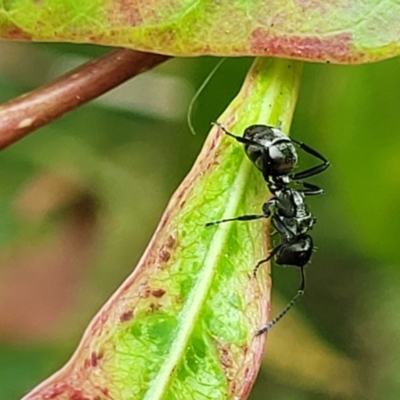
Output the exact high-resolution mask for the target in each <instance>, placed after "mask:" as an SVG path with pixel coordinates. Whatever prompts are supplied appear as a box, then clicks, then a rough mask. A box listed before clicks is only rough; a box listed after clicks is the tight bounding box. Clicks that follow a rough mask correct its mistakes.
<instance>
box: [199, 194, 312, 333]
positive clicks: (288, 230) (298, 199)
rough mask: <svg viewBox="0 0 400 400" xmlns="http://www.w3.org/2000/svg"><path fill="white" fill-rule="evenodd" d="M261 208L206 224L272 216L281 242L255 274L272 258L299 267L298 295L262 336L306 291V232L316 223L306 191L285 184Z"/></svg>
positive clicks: (309, 240) (309, 241)
mask: <svg viewBox="0 0 400 400" xmlns="http://www.w3.org/2000/svg"><path fill="white" fill-rule="evenodd" d="M304 190H306V189H304ZM262 211H263V212H262V214H251V215H242V216H239V217H235V218H228V219H222V220H220V221H214V222H209V223H207V224H206V226H212V225H216V224H220V223H223V222H232V221H252V220H256V219H261V218H269V217H271V223H272V226H273V227H274V228H275V230H276V232H277V233H279V235H280V237H281V242H280V244H278V245H277V246H276V247H274V248H273V249H272V251H271V253H270V254H269V256H268V257H267V258H266V259H264V260H261V261H259V262H258V263H257V265H256V266H255V268H254V275H256V272H257V270H258V268H259V267H260V265H261V264H263V263H266V262H268V261H269V260H271V259H272V258H274V259H275V262H276V263H277V264H278V265H291V266H295V267H299V268H300V271H301V283H300V287H299V289H298V291H297V294H296V295H295V296H294V297H293V299H292V300H291V301H290V302H289V304H288V305H287V306H286V307H285V308H284V310H283V311H282V312H281V313H280V314H279V315H278V316H277V317H275V318H274V319H273V320H272V321H270V322H269V323H268V324H267V325H265V326H264V327H263V328H261V329H260V330H259V331H257V333H256V335H261V334H262V333H264V332H266V331H267V330H269V329H270V328H272V326H274V325H275V324H276V323H277V322H278V321H279V320H280V319H281V318H282V317H283V316H284V315H285V314H286V313H287V312H288V311H289V309H290V308H291V307H292V306H293V304H294V303H295V302H296V301H297V299H298V298H299V297H300V296H302V295H303V294H304V288H305V274H304V266H305V265H306V264H307V263H308V262H309V261H310V259H311V255H312V251H313V240H312V238H311V236H310V235H308V234H307V232H308V231H310V230H311V229H312V227H313V226H314V224H315V223H316V222H317V220H316V218H315V217H314V216H313V215H312V214H311V213H310V211H309V209H308V206H307V203H306V202H305V193H304V191H302V190H295V189H291V188H289V187H286V186H285V187H281V188H279V189H278V188H275V193H274V197H272V198H271V199H269V200H268V201H267V202H265V203H264V204H263V207H262Z"/></svg>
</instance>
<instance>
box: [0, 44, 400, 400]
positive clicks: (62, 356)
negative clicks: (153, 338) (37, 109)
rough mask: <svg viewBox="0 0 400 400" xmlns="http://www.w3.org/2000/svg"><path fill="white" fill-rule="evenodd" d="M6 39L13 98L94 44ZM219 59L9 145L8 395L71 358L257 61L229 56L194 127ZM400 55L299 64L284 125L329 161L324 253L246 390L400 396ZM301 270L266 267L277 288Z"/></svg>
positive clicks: (2, 268)
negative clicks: (295, 93) (341, 63)
mask: <svg viewBox="0 0 400 400" xmlns="http://www.w3.org/2000/svg"><path fill="white" fill-rule="evenodd" d="M11 49H12V51H10V50H11ZM0 52H1V53H2V54H10V56H9V57H1V58H0V60H1V61H0V87H1V90H0V97H1V100H2V101H5V100H7V99H9V98H12V97H13V96H15V95H17V94H20V93H23V92H24V91H25V90H27V89H30V88H33V87H36V86H37V85H39V84H41V83H43V82H44V81H45V80H49V79H50V77H52V76H55V75H57V74H59V73H60V72H61V70H63V69H64V68H65V66H67V67H71V66H72V65H74V64H76V63H78V62H80V61H82V57H85V56H90V55H91V54H96V55H97V54H98V52H99V49H98V48H90V47H87V46H85V47H81V46H71V45H69V46H60V45H33V44H30V45H21V44H17V43H9V44H2V46H1V47H0ZM11 54H12V56H11ZM215 62H216V61H215V60H210V59H207V60H206V59H202V60H196V61H194V60H173V61H170V62H169V63H166V64H165V65H163V66H161V67H160V68H158V69H157V71H154V72H150V73H146V74H144V75H143V78H141V77H139V78H137V79H135V80H133V81H132V83H128V84H126V85H124V86H123V87H121V88H120V89H118V90H116V91H114V92H113V93H112V94H111V95H110V96H108V97H107V96H106V97H104V98H103V99H102V100H100V101H97V102H94V103H92V104H90V105H88V106H85V107H83V108H81V109H80V110H77V111H74V112H73V113H70V114H68V115H66V116H65V117H63V118H62V119H61V120H59V121H57V122H55V123H53V124H52V125H50V126H48V127H46V128H43V129H41V130H40V131H38V132H36V133H33V134H32V135H31V136H30V137H28V138H26V139H24V140H23V141H21V142H20V143H18V144H16V145H14V146H12V147H10V148H8V149H6V150H5V151H3V152H2V153H1V156H0V176H1V182H2V185H1V190H0V215H1V229H0V243H1V249H0V395H1V396H0V397H1V399H4V400H13V399H15V398H18V397H19V396H21V395H22V394H23V393H25V392H26V391H28V390H29V389H30V388H32V387H33V386H34V385H35V384H37V383H38V382H39V381H41V380H42V379H44V378H45V377H46V376H48V375H49V374H50V373H51V372H53V371H54V370H55V369H56V368H58V367H59V366H60V365H62V364H63V363H64V362H65V361H66V359H67V358H68V356H69V355H70V354H71V352H72V351H73V349H74V348H75V347H76V345H77V342H78V341H79V338H80V336H81V334H82V332H83V330H84V328H85V327H86V325H87V324H88V322H89V320H90V318H91V316H92V315H93V314H94V313H95V312H96V311H97V310H98V308H99V307H100V305H101V304H102V303H104V302H105V300H106V299H107V298H108V297H109V295H110V294H111V293H112V292H113V291H114V290H115V289H116V287H117V286H118V284H119V283H120V282H121V281H122V280H123V279H124V278H125V277H126V276H127V275H128V274H129V272H130V271H131V270H132V268H133V267H134V265H135V264H136V261H137V260H138V258H139V257H140V255H141V253H142V251H143V250H144V248H145V246H146V244H147V242H148V240H149V239H150V237H151V234H152V231H153V230H154V228H155V226H156V224H157V221H158V219H159V217H160V216H161V214H162V211H163V209H164V207H165V205H166V203H167V201H168V199H169V197H170V196H171V194H172V193H173V191H174V190H175V188H176V187H177V185H178V184H179V182H180V181H181V180H182V179H183V177H184V176H185V174H186V173H187V171H188V170H189V168H190V166H191V164H192V163H193V161H194V159H195V157H196V155H197V153H198V151H199V149H200V146H201V144H202V142H203V140H204V135H205V132H207V131H208V127H209V123H210V121H213V120H215V118H216V117H217V116H218V115H219V114H220V112H221V111H222V110H223V109H224V107H225V105H226V104H227V103H228V102H229V99H230V98H231V97H232V96H233V95H234V94H235V92H236V91H237V89H238V88H239V86H240V83H241V79H242V78H243V75H244V73H245V70H246V68H247V67H248V66H249V65H250V63H251V60H238V59H237V60H228V61H227V62H226V63H225V64H224V65H223V66H222V67H221V69H220V71H219V72H217V73H216V75H215V77H214V78H213V79H212V80H211V82H210V84H209V86H208V87H207V88H206V89H205V90H204V92H203V94H202V95H201V96H200V98H199V102H198V103H197V106H196V107H195V114H194V125H195V127H196V130H197V132H198V134H197V135H196V136H192V135H191V134H190V133H189V130H188V128H187V126H186V123H185V117H186V115H185V112H186V108H187V104H188V102H189V100H190V98H191V96H192V95H193V90H194V88H196V87H197V86H199V85H200V84H201V82H202V80H203V79H204V78H205V76H206V75H207V73H208V71H210V69H211V68H212V65H214V64H215ZM399 68H400V60H397V59H394V60H391V61H386V62H382V63H379V64H372V65H368V66H362V67H351V68H350V67H338V66H328V65H305V69H304V74H303V83H302V89H301V92H300V98H299V102H298V108H297V111H296V113H295V118H294V124H293V126H292V132H291V134H292V136H293V137H294V138H296V139H299V140H302V141H304V142H307V143H308V144H310V145H312V146H314V147H316V148H317V149H319V150H321V151H322V152H323V153H324V154H325V155H326V156H327V157H328V158H329V159H330V160H331V162H332V164H333V166H332V167H331V168H330V169H329V170H328V171H327V172H326V173H324V174H323V175H321V176H320V177H318V179H317V178H316V179H315V181H317V182H318V184H320V185H321V186H323V187H324V188H325V190H326V194H325V195H324V196H321V197H316V198H312V199H310V200H309V203H310V206H311V208H312V211H313V213H314V214H315V215H316V216H317V217H318V224H317V225H316V227H315V229H314V231H313V237H314V238H315V244H316V245H317V246H318V252H317V253H315V255H314V258H313V263H312V265H310V266H309V267H308V270H307V273H308V274H307V277H308V281H307V292H306V295H305V297H304V298H303V299H302V301H301V302H300V303H299V305H298V306H297V307H296V309H295V310H294V311H293V312H291V313H289V314H288V315H287V316H286V317H285V318H284V319H283V320H282V321H281V322H280V323H279V324H278V325H277V326H276V327H275V328H274V329H273V330H272V331H271V332H270V334H269V337H268V341H267V351H266V358H265V362H264V367H265V368H263V370H262V371H261V373H260V376H259V379H258V382H257V384H256V386H255V389H254V391H253V393H252V395H251V399H253V400H258V399H265V395H266V393H268V394H269V396H270V398H274V399H278V400H279V399H311V400H314V399H337V398H342V399H354V398H366V399H372V398H384V399H397V398H398V397H399V395H400V383H399V379H398V377H397V375H398V374H397V371H398V370H399V368H400V365H399V361H398V360H399V357H398V356H397V354H398V353H399V351H400V345H399V339H398V338H399V337H400V332H399V329H400V327H399V326H398V323H397V312H398V311H397V310H398V309H399V307H398V305H399V304H398V303H399V302H400V300H399V299H400V296H399V295H398V287H399V284H400V269H399V267H400V262H399V257H398V256H397V253H398V251H399V250H398V248H399V246H398V245H397V243H396V241H397V237H398V226H399V223H398V222H397V221H396V219H397V218H398V212H397V207H396V204H397V199H398V197H399V196H398V193H397V191H398V190H399V189H398V188H399V185H398V183H397V179H398V176H400V174H399V171H398V169H400V162H399V161H398V157H396V156H397V154H398V149H397V147H399V146H400V141H398V140H397V126H398V125H399V122H400V114H399V113H398V111H397V110H398V98H399V91H400V89H399V88H398V86H397V85H396V84H395V82H396V80H397V75H398V70H399ZM135 85H136V86H135ZM137 85H138V86H137ZM302 161H303V164H305V165H308V163H309V162H312V161H311V160H309V158H308V157H307V156H303V155H302ZM297 279H298V276H297V274H296V271H294V270H293V269H282V268H279V267H274V268H273V284H274V294H275V297H274V298H275V299H276V300H277V303H278V302H279V303H281V302H283V301H284V300H283V299H282V298H289V297H291V296H292V294H293V293H294V292H295V290H296V289H297V284H298V282H297ZM274 308H275V311H279V306H278V305H277V304H276V307H274ZM338 365H339V366H340V368H347V370H348V371H351V374H350V373H349V376H348V377H347V380H345V379H344V378H343V375H339V376H338V375H335V374H333V373H332V371H333V370H334V367H335V366H338ZM310 371H311V372H310Z"/></svg>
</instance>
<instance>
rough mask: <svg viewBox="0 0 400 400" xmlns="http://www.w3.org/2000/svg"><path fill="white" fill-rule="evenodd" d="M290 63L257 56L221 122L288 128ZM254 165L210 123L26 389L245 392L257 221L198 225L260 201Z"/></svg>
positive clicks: (124, 393)
mask: <svg viewBox="0 0 400 400" xmlns="http://www.w3.org/2000/svg"><path fill="white" fill-rule="evenodd" d="M299 77H300V64H298V63H293V62H289V61H283V60H268V59H260V60H259V61H257V62H256V63H255V65H254V66H253V68H252V70H251V71H250V73H249V74H248V77H247V79H246V82H245V84H244V86H243V88H242V90H241V92H240V94H239V95H238V96H237V98H236V99H235V100H234V101H233V102H232V104H231V105H230V107H229V108H228V110H227V111H226V112H225V114H224V115H223V116H222V117H221V118H220V120H219V121H220V122H222V123H223V124H225V126H227V127H228V128H229V129H230V130H232V131H234V132H235V133H240V132H242V131H243V129H244V128H245V127H247V126H248V125H251V124H254V123H268V124H271V125H277V124H278V123H279V122H282V126H283V129H284V130H286V131H287V130H288V128H289V125H290V120H291V117H292V114H293V110H294V105H295V102H296V99H297V93H298V86H299ZM266 196H267V191H266V185H265V182H264V181H263V178H262V175H261V174H260V173H259V171H257V170H256V168H255V167H254V166H253V165H252V163H251V162H250V161H249V160H248V159H247V157H246V156H245V153H244V150H243V148H242V146H241V145H238V144H237V143H236V142H234V141H232V140H231V139H230V138H227V137H225V136H223V135H222V133H221V131H220V130H218V129H217V128H215V127H214V128H213V129H212V130H211V134H210V137H209V138H208V140H207V141H206V143H205V145H204V148H203V150H202V152H201V154H200V156H199V158H198V160H197V162H196V164H195V165H194V167H193V169H192V171H191V172H190V173H189V175H188V176H187V178H186V179H185V180H184V182H183V183H182V185H181V186H180V187H179V189H178V190H177V192H176V193H175V194H174V196H173V197H172V199H171V201H170V203H169V205H168V207H167V209H166V211H165V213H164V216H163V218H162V220H161V222H160V224H159V226H158V228H157V230H156V232H155V235H154V237H153V239H152V241H151V242H150V244H149V247H148V248H147V250H146V252H145V254H144V256H143V257H142V260H141V261H140V262H139V265H138V267H137V268H136V270H135V271H134V273H133V274H132V275H131V276H130V277H129V278H128V279H127V280H126V281H125V283H124V284H123V285H122V286H121V287H120V289H119V290H118V291H117V292H116V293H115V294H114V296H113V297H112V298H111V299H110V300H109V301H108V303H107V304H106V305H105V306H104V307H103V309H102V310H101V311H100V312H99V314H98V315H97V316H96V317H95V318H94V320H93V321H92V323H91V324H90V326H89V328H88V329H87V331H86V333H85V335H84V338H83V339H82V342H81V344H80V346H79V348H78V350H77V351H76V353H75V354H74V356H73V357H72V359H71V360H70V361H69V363H68V364H67V365H66V366H65V367H64V368H62V369H61V370H60V371H59V372H58V373H56V374H55V375H53V376H52V377H50V378H49V379H48V380H47V381H45V382H44V383H43V384H41V385H40V386H39V387H38V388H36V389H35V390H34V391H32V392H31V393H30V394H28V395H27V396H26V397H25V398H24V399H25V400H28V399H29V400H33V399H35V400H38V399H45V398H52V399H61V398H63V399H65V398H67V399H75V398H77V396H80V397H79V398H85V397H89V398H95V397H96V396H100V397H101V398H102V397H105V398H113V399H119V400H121V399H132V398H138V399H151V400H156V399H162V398H164V399H174V398H176V399H179V398H182V399H187V398H192V399H210V398H232V399H233V398H235V399H238V398H246V397H247V395H248V393H249V391H250V388H251V386H252V384H253V382H254V380H255V377H256V375H257V372H258V368H259V364H260V362H261V356H262V353H263V347H264V341H265V335H264V336H261V337H255V336H254V333H255V331H256V330H257V329H258V328H259V327H260V326H261V325H263V324H264V323H265V322H266V319H267V314H268V312H267V310H268V309H269V307H268V305H269V288H270V283H269V280H268V279H267V273H266V268H264V269H262V270H261V271H260V273H259V275H258V279H255V278H253V277H252V271H253V268H254V265H255V263H256V262H257V261H258V260H260V259H261V258H263V257H265V255H266V251H267V246H266V244H267V243H268V235H267V230H266V227H265V223H263V222H260V221H258V222H254V223H232V224H221V225H219V226H217V227H208V228H206V227H205V226H204V225H205V223H207V222H210V221H214V220H217V219H220V218H226V217H231V216H235V215H242V214H248V213H254V212H259V210H260V209H261V204H262V203H263V201H264V200H265V199H266Z"/></svg>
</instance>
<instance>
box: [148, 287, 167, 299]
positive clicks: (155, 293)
mask: <svg viewBox="0 0 400 400" xmlns="http://www.w3.org/2000/svg"><path fill="white" fill-rule="evenodd" d="M151 294H152V295H153V296H154V297H157V298H160V297H163V296H164V294H165V290H164V289H157V290H153V291H152V292H151Z"/></svg>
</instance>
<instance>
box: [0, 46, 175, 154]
mask: <svg viewBox="0 0 400 400" xmlns="http://www.w3.org/2000/svg"><path fill="white" fill-rule="evenodd" d="M168 58H169V57H166V56H161V55H158V54H151V53H142V52H138V51H133V50H127V49H119V50H114V51H111V52H110V53H108V54H106V55H105V56H103V57H101V58H98V59H96V60H93V61H90V62H88V63H86V64H84V65H82V66H80V67H78V68H77V69H75V70H73V71H71V72H69V73H68V74H66V75H64V76H62V77H60V78H58V79H57V80H56V81H54V82H52V83H50V84H48V85H46V86H43V87H41V88H39V89H36V90H34V91H32V92H30V93H27V94H25V95H23V96H20V97H17V98H16V99H13V100H11V101H8V102H7V103H5V104H3V105H2V106H0V149H4V148H5V147H7V146H9V145H10V144H12V143H14V142H16V141H17V140H19V139H21V138H23V137H24V136H26V135H27V134H28V133H30V132H33V131H34V130H35V129H37V128H40V127H41V126H43V125H46V124H48V123H49V122H51V121H53V120H55V119H56V118H58V117H60V116H62V115H63V114H65V113H66V112H68V111H70V110H73V109H75V108H77V107H79V106H81V105H82V104H85V103H87V102H88V101H90V100H92V99H94V98H96V97H99V96H100V95H102V94H103V93H105V92H107V91H108V90H110V89H113V88H114V87H116V86H118V85H120V84H121V83H123V82H125V81H126V80H128V79H129V78H132V77H133V76H135V75H137V74H140V73H141V72H144V71H146V70H148V69H150V68H152V67H154V66H156V65H158V64H160V63H162V62H163V61H165V60H167V59H168Z"/></svg>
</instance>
